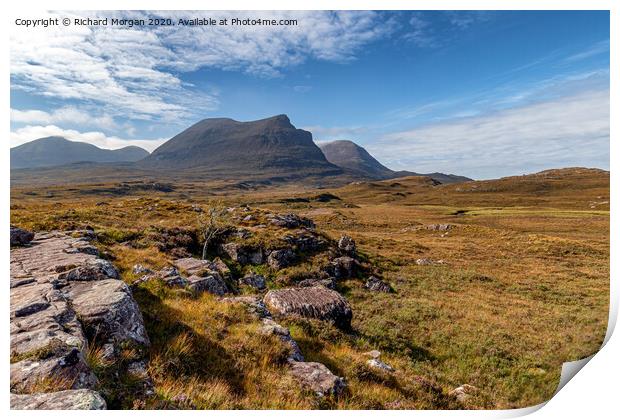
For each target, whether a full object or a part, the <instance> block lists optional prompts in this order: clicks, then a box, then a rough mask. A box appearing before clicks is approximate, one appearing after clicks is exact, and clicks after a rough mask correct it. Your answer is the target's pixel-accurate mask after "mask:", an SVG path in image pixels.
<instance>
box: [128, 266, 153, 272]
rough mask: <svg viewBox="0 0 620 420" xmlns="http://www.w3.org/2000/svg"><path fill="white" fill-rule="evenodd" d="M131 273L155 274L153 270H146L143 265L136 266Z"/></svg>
mask: <svg viewBox="0 0 620 420" xmlns="http://www.w3.org/2000/svg"><path fill="white" fill-rule="evenodd" d="M131 272H132V273H134V274H153V270H151V269H150V268H146V267H145V266H143V265H142V264H136V265H134V266H133V267H132V268H131Z"/></svg>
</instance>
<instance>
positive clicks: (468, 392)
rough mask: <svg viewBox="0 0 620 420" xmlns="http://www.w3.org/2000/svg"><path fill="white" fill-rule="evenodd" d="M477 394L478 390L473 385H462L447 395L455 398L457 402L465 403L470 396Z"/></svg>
mask: <svg viewBox="0 0 620 420" xmlns="http://www.w3.org/2000/svg"><path fill="white" fill-rule="evenodd" d="M477 393H478V388H476V387H475V386H473V385H469V384H463V385H461V386H459V387H457V388H455V389H453V390H452V391H450V392H449V393H448V395H450V396H451V397H454V398H456V400H457V401H459V402H462V403H464V402H467V400H469V399H470V398H472V396H474V395H475V394H477Z"/></svg>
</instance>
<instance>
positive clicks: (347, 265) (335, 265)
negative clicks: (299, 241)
mask: <svg viewBox="0 0 620 420" xmlns="http://www.w3.org/2000/svg"><path fill="white" fill-rule="evenodd" d="M358 266H359V263H358V262H357V260H356V259H355V258H351V257H346V256H345V257H338V258H334V259H333V260H332V261H331V262H330V263H329V265H328V266H326V267H325V268H324V271H325V272H326V273H327V274H328V275H329V276H331V277H335V278H336V279H337V280H341V279H348V278H350V277H353V276H354V275H355V270H356V268H357V267H358Z"/></svg>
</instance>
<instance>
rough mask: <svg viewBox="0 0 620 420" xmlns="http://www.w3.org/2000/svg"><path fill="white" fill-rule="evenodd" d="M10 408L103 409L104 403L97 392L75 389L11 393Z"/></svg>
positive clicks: (104, 407)
mask: <svg viewBox="0 0 620 420" xmlns="http://www.w3.org/2000/svg"><path fill="white" fill-rule="evenodd" d="M11 409H12V410H105V409H106V403H105V401H104V399H103V398H101V395H99V393H98V392H95V391H92V390H90V389H76V390H67V391H58V392H39V393H35V394H28V395H20V394H11Z"/></svg>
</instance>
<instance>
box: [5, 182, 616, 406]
mask: <svg viewBox="0 0 620 420" xmlns="http://www.w3.org/2000/svg"><path fill="white" fill-rule="evenodd" d="M100 187H101V186H96V187H94V186H92V185H90V186H72V187H71V188H69V187H56V188H54V187H46V188H43V187H37V188H38V189H37V188H28V187H25V186H20V187H19V188H14V190H13V192H12V206H11V223H12V224H15V225H18V226H20V227H23V228H28V229H32V230H35V231H41V230H51V229H76V228H84V227H85V226H90V227H92V228H94V229H95V232H96V233H97V234H98V246H99V247H100V249H103V250H104V251H105V253H106V255H107V256H108V257H109V258H110V259H112V261H113V263H114V264H115V265H116V266H117V268H118V269H119V271H120V272H121V277H122V278H123V279H124V280H125V281H127V282H131V281H133V280H135V279H136V275H135V274H134V273H133V272H132V267H133V266H134V265H135V264H142V265H145V266H147V267H150V268H152V269H161V268H162V267H164V266H166V265H170V263H171V261H172V257H171V256H170V255H169V254H168V253H166V252H165V251H162V250H161V248H158V246H157V245H156V244H155V243H152V242H149V240H148V235H147V232H150V231H153V230H154V229H155V230H157V229H172V228H177V227H178V228H184V229H188V231H192V229H193V230H194V231H196V230H197V229H198V221H197V219H198V213H197V212H196V211H195V207H196V206H201V207H203V208H208V207H209V206H210V205H213V203H215V202H216V201H217V202H218V203H222V204H224V205H226V206H230V207H238V206H243V205H248V206H249V207H250V208H257V209H262V210H265V211H270V212H278V213H288V212H293V213H297V214H299V215H302V216H306V217H308V218H311V219H312V220H314V222H315V223H316V225H317V229H318V230H319V231H321V232H323V233H324V234H325V235H327V236H329V237H331V238H333V239H336V240H337V239H338V238H339V237H340V236H341V235H343V234H347V235H350V236H351V237H353V238H354V239H355V241H356V243H357V248H358V250H359V251H360V253H361V255H362V257H363V258H365V259H366V260H367V261H368V263H369V264H370V265H372V266H373V267H375V268H376V269H377V271H378V272H379V273H380V274H381V276H382V277H383V278H384V280H386V281H388V282H389V283H390V284H391V285H392V287H393V288H394V291H395V292H394V293H370V292H369V291H368V290H366V289H364V288H363V285H364V282H365V279H362V278H353V279H349V280H346V281H343V282H341V283H340V284H339V285H338V290H339V291H340V292H341V293H342V294H343V295H344V296H345V297H346V298H347V300H348V301H349V302H350V304H351V306H352V309H353V321H352V331H351V332H342V331H340V330H338V329H337V328H335V327H333V326H331V325H328V324H326V323H323V322H318V321H317V322H314V321H312V322H311V321H305V320H294V319H293V320H284V321H282V324H283V325H285V326H286V327H288V328H289V329H290V332H291V336H292V337H293V339H294V340H295V341H296V342H297V343H298V345H299V347H300V349H301V352H302V353H303V354H304V356H305V358H306V360H308V361H317V362H321V363H323V364H325V365H326V366H327V367H328V368H329V369H330V370H331V371H332V372H334V373H335V374H336V375H338V376H342V377H344V378H345V379H346V380H347V383H348V389H347V391H346V392H345V393H344V394H343V395H342V396H341V397H339V398H336V399H329V398H327V399H320V398H317V397H316V396H314V395H312V394H310V393H307V392H304V391H303V390H300V389H299V388H298V387H296V386H292V385H291V384H292V379H291V378H290V376H288V375H286V367H285V366H284V365H283V364H282V355H281V349H280V348H279V347H278V345H277V343H275V344H274V343H273V342H271V341H270V340H265V339H264V338H262V337H261V336H260V334H258V333H257V330H258V328H259V323H258V322H257V321H256V320H255V319H254V318H252V317H251V316H249V315H248V314H247V313H246V312H245V311H244V310H243V308H240V307H238V306H235V305H230V304H228V303H226V302H223V301H221V300H218V299H216V298H214V297H212V296H210V295H206V294H205V295H202V296H201V297H199V298H195V297H192V296H189V295H187V294H183V293H179V292H178V291H175V290H172V289H169V288H166V287H163V286H161V285H160V284H157V283H153V284H146V285H141V286H140V287H138V288H137V290H136V291H135V292H134V296H135V298H136V300H137V301H138V303H139V305H140V308H141V310H142V312H143V315H144V318H145V323H146V327H147V332H148V334H149V337H150V339H151V342H152V348H151V350H150V355H149V366H148V369H149V373H150V375H151V377H152V378H153V382H154V385H155V396H154V397H152V398H150V399H147V400H144V401H142V400H141V401H132V400H131V398H128V397H127V396H119V395H115V396H114V401H116V402H117V404H118V406H119V407H124V408H144V407H146V408H166V407H171V408H172V407H176V408H215V409H218V408H246V409H252V408H341V409H360V408H368V409H373V408H385V409H419V408H422V409H423V408H436V409H441V408H489V409H500V408H518V407H525V406H530V405H534V404H538V403H541V402H543V401H545V400H548V399H549V398H550V397H551V396H552V395H553V393H554V391H555V389H556V387H557V384H558V381H559V376H560V371H561V366H562V363H563V362H566V361H572V360H577V359H581V358H584V357H587V356H589V355H592V354H593V353H595V352H596V351H597V350H598V349H599V347H600V345H601V344H602V341H603V337H604V335H605V331H606V328H607V319H608V306H609V275H610V274H609V173H608V172H602V171H594V170H592V171H588V170H564V171H557V172H550V173H549V174H546V175H538V176H536V175H532V176H528V177H521V178H519V177H515V178H509V179H505V180H498V181H485V182H468V183H463V184H454V185H446V186H444V185H439V186H435V185H431V184H428V183H427V182H426V181H425V180H424V179H423V178H420V179H417V178H416V177H410V178H404V179H402V180H390V181H382V182H375V183H372V182H370V183H356V184H351V185H348V186H345V187H342V188H332V189H329V190H326V189H321V190H311V189H299V188H297V187H282V188H280V189H277V188H266V189H263V190H255V191H254V190H251V191H239V190H234V191H226V190H221V189H218V190H217V191H214V190H209V186H208V185H207V186H201V185H199V184H192V185H175V186H174V188H172V191H142V190H135V191H132V190H129V191H126V190H125V191H124V192H122V193H116V192H114V191H115V190H114V188H112V189H110V188H101V191H99V192H97V189H98V188H100ZM112 187H113V186H112ZM93 190H94V192H93ZM110 191H112V192H110ZM132 242H140V243H141V246H133V245H132ZM142 245H143V246H142ZM190 251H192V252H194V254H196V255H198V253H199V250H198V249H193V250H192V249H190ZM258 269H261V268H258ZM262 274H264V275H265V276H266V277H267V280H268V283H269V285H270V286H271V287H274V288H277V287H278V284H277V281H276V279H277V276H278V273H276V272H273V271H270V270H268V269H263V271H262ZM288 274H290V275H293V274H294V273H288ZM373 349H376V350H379V351H381V353H382V356H381V359H382V360H383V361H385V362H386V363H388V364H389V365H391V366H392V367H394V369H395V372H394V373H393V374H385V373H377V372H374V371H372V370H369V369H368V368H367V366H366V360H367V359H368V356H366V355H364V353H366V352H368V351H370V350H373ZM463 384H470V385H473V386H475V387H476V388H477V389H478V391H477V392H476V393H475V394H474V395H472V397H471V398H470V399H468V400H466V401H455V400H453V399H451V398H449V397H448V394H449V391H451V390H452V389H454V388H456V387H458V386H460V385H463ZM102 386H104V387H105V386H106V384H105V383H104V384H102ZM107 386H110V387H113V386H112V385H110V384H107ZM119 388H122V387H119ZM106 392H108V394H109V393H110V392H111V391H110V390H107V391H106V390H104V391H103V394H104V395H106Z"/></svg>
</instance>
